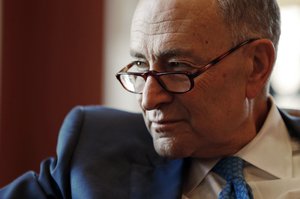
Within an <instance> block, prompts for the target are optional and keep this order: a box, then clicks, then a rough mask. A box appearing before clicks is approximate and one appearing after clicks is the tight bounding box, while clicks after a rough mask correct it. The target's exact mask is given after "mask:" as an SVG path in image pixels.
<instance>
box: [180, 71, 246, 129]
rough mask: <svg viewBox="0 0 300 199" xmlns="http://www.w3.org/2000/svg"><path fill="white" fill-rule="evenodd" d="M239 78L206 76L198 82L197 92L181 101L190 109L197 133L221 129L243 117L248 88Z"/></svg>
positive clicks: (196, 85)
mask: <svg viewBox="0 0 300 199" xmlns="http://www.w3.org/2000/svg"><path fill="white" fill-rule="evenodd" d="M216 77H219V78H216ZM237 78H239V77H238V76H236V75H233V74H229V73H225V72H224V73H223V74H218V75H217V76H216V75H213V74H207V75H205V77H204V76H203V78H199V79H198V80H197V81H195V87H194V89H193V90H192V91H191V92H189V93H187V94H186V96H185V97H184V99H183V98H182V99H181V101H182V103H183V104H185V107H186V109H188V110H189V115H190V120H191V125H192V126H193V128H195V130H199V129H200V130H202V131H209V132H213V131H214V130H220V129H221V128H225V127H226V126H228V124H229V123H230V122H231V121H236V119H237V118H239V117H240V116H241V114H242V112H243V109H244V100H245V90H244V88H245V87H244V84H243V83H242V81H240V80H239V79H237Z"/></svg>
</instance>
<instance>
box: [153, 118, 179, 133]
mask: <svg viewBox="0 0 300 199" xmlns="http://www.w3.org/2000/svg"><path fill="white" fill-rule="evenodd" d="M181 122H182V121H181V120H160V121H150V125H151V129H153V130H155V132H157V133H166V132H171V131H174V130H176V129H177V128H178V125H179V124H180V123H181Z"/></svg>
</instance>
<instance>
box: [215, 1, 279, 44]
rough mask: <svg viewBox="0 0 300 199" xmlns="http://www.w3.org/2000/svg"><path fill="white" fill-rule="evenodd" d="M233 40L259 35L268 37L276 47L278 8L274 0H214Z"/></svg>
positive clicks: (277, 40)
mask: <svg viewBox="0 0 300 199" xmlns="http://www.w3.org/2000/svg"><path fill="white" fill-rule="evenodd" d="M216 2H217V4H218V6H219V8H220V11H221V16H222V17H223V18H224V20H225V23H226V24H227V25H228V26H229V28H230V30H231V32H232V34H233V35H232V37H233V39H234V40H235V41H234V42H235V43H237V42H240V41H241V40H245V39H248V38H249V37H260V38H267V39H270V40H271V41H272V42H273V44H274V46H275V48H276V49H277V46H278V42H279V37H280V33H281V29H280V10H279V6H278V4H277V1H276V0H216Z"/></svg>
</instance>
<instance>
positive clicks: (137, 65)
mask: <svg viewBox="0 0 300 199" xmlns="http://www.w3.org/2000/svg"><path fill="white" fill-rule="evenodd" d="M148 70H149V66H148V64H147V63H146V62H143V61H134V62H132V67H131V71H132V72H145V71H148Z"/></svg>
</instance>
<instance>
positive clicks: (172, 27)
mask: <svg viewBox="0 0 300 199" xmlns="http://www.w3.org/2000/svg"><path fill="white" fill-rule="evenodd" d="M226 32H228V31H227V30H226V27H225V25H224V23H223V21H222V19H221V17H219V15H218V9H217V5H216V3H215V1H214V0H184V1H183V0H141V1H140V2H139V4H138V6H137V9H136V12H135V15H134V17H133V21H132V28H131V50H132V51H134V52H138V53H141V54H145V56H146V55H150V54H151V55H153V54H157V53H160V52H163V51H165V50H173V51H178V50H179V51H194V50H199V48H200V47H203V48H207V46H208V45H209V46H210V47H214V45H215V44H218V45H219V46H220V45H222V43H226V42H225V41H226V40H221V39H220V38H219V35H220V33H221V34H222V38H224V37H225V35H224V34H227V33H226ZM228 35H229V34H228ZM204 50H205V49H204Z"/></svg>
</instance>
